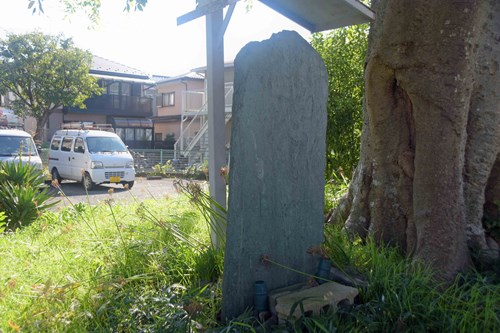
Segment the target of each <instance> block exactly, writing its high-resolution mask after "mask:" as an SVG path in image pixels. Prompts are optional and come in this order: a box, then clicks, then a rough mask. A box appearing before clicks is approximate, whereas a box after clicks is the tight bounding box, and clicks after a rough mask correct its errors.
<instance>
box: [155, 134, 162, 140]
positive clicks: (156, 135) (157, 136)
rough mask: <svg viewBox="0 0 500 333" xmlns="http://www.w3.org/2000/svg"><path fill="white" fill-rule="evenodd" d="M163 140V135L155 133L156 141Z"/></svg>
mask: <svg viewBox="0 0 500 333" xmlns="http://www.w3.org/2000/svg"><path fill="white" fill-rule="evenodd" d="M161 140H163V133H155V141H161Z"/></svg>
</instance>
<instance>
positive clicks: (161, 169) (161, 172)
mask: <svg viewBox="0 0 500 333" xmlns="http://www.w3.org/2000/svg"><path fill="white" fill-rule="evenodd" d="M172 171H174V168H173V166H172V161H171V160H168V161H167V162H165V163H164V164H160V163H158V164H156V165H155V166H153V171H151V174H152V175H154V176H163V177H165V176H167V174H168V173H169V172H172Z"/></svg>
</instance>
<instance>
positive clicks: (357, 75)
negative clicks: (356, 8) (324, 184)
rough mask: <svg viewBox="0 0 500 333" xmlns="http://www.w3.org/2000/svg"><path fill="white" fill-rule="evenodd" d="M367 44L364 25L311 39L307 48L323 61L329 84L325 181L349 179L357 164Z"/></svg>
mask: <svg viewBox="0 0 500 333" xmlns="http://www.w3.org/2000/svg"><path fill="white" fill-rule="evenodd" d="M367 44H368V25H366V24H362V25H356V26H351V27H346V28H340V29H336V30H333V31H332V32H330V33H328V34H321V33H316V34H314V35H313V36H312V40H311V45H312V46H313V47H314V49H316V51H318V53H319V54H320V55H321V57H322V58H323V60H324V62H325V65H326V68H327V71H328V80H329V90H330V93H329V97H328V125H327V135H326V140H327V141H326V163H327V166H326V178H327V179H330V178H332V177H333V175H334V174H335V173H336V172H339V171H343V173H344V175H345V176H346V177H348V178H350V177H351V175H352V172H353V170H354V168H355V167H356V164H357V163H358V160H359V146H360V142H361V141H360V136H361V125H362V121H361V118H362V110H363V89H364V81H363V70H364V63H365V59H366V48H367Z"/></svg>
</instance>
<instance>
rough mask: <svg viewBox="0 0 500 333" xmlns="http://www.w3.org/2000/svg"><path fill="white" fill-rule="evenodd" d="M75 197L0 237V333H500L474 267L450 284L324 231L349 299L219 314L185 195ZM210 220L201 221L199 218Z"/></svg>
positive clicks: (209, 257)
mask: <svg viewBox="0 0 500 333" xmlns="http://www.w3.org/2000/svg"><path fill="white" fill-rule="evenodd" d="M111 199H112V194H111V195H110V200H108V201H107V202H106V203H104V204H100V205H97V206H90V205H88V204H75V205H72V206H71V207H69V208H65V209H63V210H61V211H59V212H47V213H45V214H44V215H43V216H41V217H39V218H38V220H37V221H36V222H35V223H33V224H32V225H30V226H28V227H26V228H23V229H21V230H19V231H18V232H16V233H4V234H1V235H0V272H2V274H1V283H0V331H2V332H15V331H19V332H21V331H22V332H205V331H207V330H210V329H211V330H212V331H216V332H256V331H259V332H263V331H275V332H335V331H336V332H498V331H500V319H499V318H500V286H499V284H498V281H497V280H494V277H489V276H485V275H481V274H479V273H477V272H473V273H470V274H468V275H464V276H461V277H459V278H457V280H456V281H455V282H454V283H453V284H452V285H451V286H447V287H445V286H442V285H439V284H436V282H435V281H433V279H432V274H431V272H430V271H429V270H428V269H426V268H425V267H423V266H421V265H418V264H415V263H412V262H411V261H409V260H408V259H406V258H405V257H404V256H403V255H402V254H401V253H399V252H398V250H397V249H394V248H390V247H379V246H376V245H375V244H374V242H373V241H371V240H368V241H367V242H361V241H359V240H355V241H352V240H350V239H349V238H348V237H347V236H346V235H345V234H344V233H343V232H342V231H341V230H339V229H338V228H337V227H334V226H327V228H326V232H325V243H324V249H323V250H324V254H325V255H326V256H327V257H328V258H330V259H332V262H333V263H334V264H335V266H336V267H337V268H338V269H340V270H342V271H344V272H346V273H347V274H351V275H353V276H354V275H357V276H362V277H364V279H365V280H366V284H364V285H363V286H362V287H360V289H359V291H360V295H359V299H358V301H357V302H356V304H353V305H349V306H344V307H341V308H340V309H339V310H338V311H336V312H332V311H329V312H326V313H324V314H323V315H322V316H321V317H319V318H310V317H303V318H300V319H299V320H297V321H293V322H287V323H284V324H280V325H275V326H269V325H268V326H263V325H262V324H261V323H259V321H258V320H257V319H256V318H253V317H252V315H251V312H249V313H245V314H243V315H242V316H241V317H239V318H236V319H235V320H233V321H231V322H229V323H225V324H224V323H220V322H218V321H217V313H218V311H219V309H220V301H221V273H222V267H223V265H222V263H223V253H222V252H221V251H219V250H217V249H215V248H214V247H212V246H211V239H210V234H209V233H208V232H207V224H206V221H204V219H205V218H206V216H205V214H204V213H203V212H202V211H200V210H198V209H196V208H195V207H193V206H192V205H191V201H190V200H189V199H190V198H189V197H187V196H182V195H179V196H176V197H172V198H170V199H156V200H150V201H146V202H143V203H141V202H135V200H134V198H133V197H131V200H130V201H131V202H135V203H132V204H128V205H121V204H114V203H113V202H112V200H111ZM209 223H210V221H209Z"/></svg>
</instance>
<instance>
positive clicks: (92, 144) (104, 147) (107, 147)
mask: <svg viewBox="0 0 500 333" xmlns="http://www.w3.org/2000/svg"><path fill="white" fill-rule="evenodd" d="M87 147H88V148H89V152H90V153H116V152H126V151H128V150H127V147H125V144H124V143H123V142H122V140H120V139H119V138H110V137H93V138H87Z"/></svg>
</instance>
